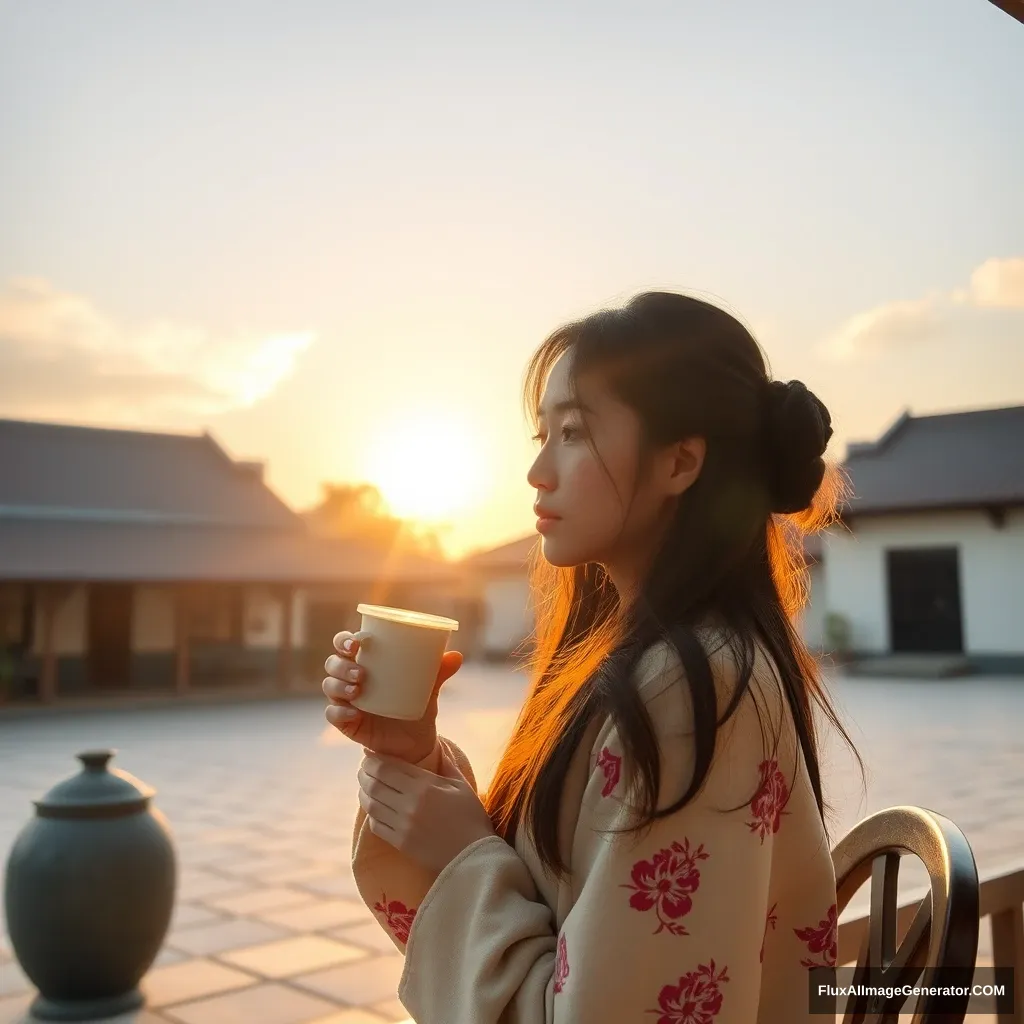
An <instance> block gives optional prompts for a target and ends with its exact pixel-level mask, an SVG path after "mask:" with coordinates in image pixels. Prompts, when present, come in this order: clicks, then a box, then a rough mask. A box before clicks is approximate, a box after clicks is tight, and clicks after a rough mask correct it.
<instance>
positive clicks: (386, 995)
mask: <svg viewBox="0 0 1024 1024" xmlns="http://www.w3.org/2000/svg"><path fill="white" fill-rule="evenodd" d="M404 966H405V959H404V958H403V957H402V955H401V954H400V953H398V952H397V951H396V952H395V954H394V955H393V956H376V957H373V958H372V959H371V960H360V961H358V962H356V963H353V964H346V965H345V966H344V967H331V968H329V969H328V970H326V971H318V972H317V973H316V974H304V975H301V976H300V977H298V978H295V979H294V984H296V985H298V986H299V987H300V988H305V989H309V991H311V992H315V993H317V995H322V996H326V997H327V998H328V999H336V1000H337V1001H338V1002H340V1003H347V1004H349V1005H351V1006H360V1007H368V1006H371V1005H373V1004H374V1003H382V1002H385V1001H387V1000H390V999H397V998H398V982H399V979H400V978H401V977H402V969H403V967H404Z"/></svg>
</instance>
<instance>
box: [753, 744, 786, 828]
mask: <svg viewBox="0 0 1024 1024" xmlns="http://www.w3.org/2000/svg"><path fill="white" fill-rule="evenodd" d="M758 769H759V770H760V772H761V782H760V785H758V787H757V792H756V793H755V794H754V797H753V799H752V800H751V801H750V811H751V813H752V814H753V816H754V820H753V821H748V822H747V827H748V828H749V829H750V831H751V832H756V833H758V835H760V837H761V842H762V844H763V843H764V837H765V836H766V835H768V834H770V833H771V834H774V833H775V832H778V831H779V822H780V821H781V820H782V815H783V814H788V813H789V812H788V811H784V810H783V808H784V807H785V806H786V802H787V801H788V800H789V789H788V787H787V786H786V778H785V776H784V775H783V774H782V772H780V771H779V763H778V761H776V760H774V759H772V760H768V761H762V762H761V763H760V764H759V765H758Z"/></svg>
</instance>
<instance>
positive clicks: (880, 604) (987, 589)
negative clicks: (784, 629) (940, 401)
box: [813, 406, 1024, 672]
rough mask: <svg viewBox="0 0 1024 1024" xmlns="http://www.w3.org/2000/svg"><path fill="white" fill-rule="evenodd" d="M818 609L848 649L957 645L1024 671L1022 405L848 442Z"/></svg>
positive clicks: (944, 649) (984, 660) (943, 650)
mask: <svg viewBox="0 0 1024 1024" xmlns="http://www.w3.org/2000/svg"><path fill="white" fill-rule="evenodd" d="M845 468H846V471H847V472H848V474H849V476H850V481H851V483H852V486H853V497H852V498H851V500H850V502H849V503H848V505H847V506H846V508H845V509H844V510H843V527H842V528H835V529H833V530H830V531H829V533H828V534H827V535H826V538H825V574H824V583H825V586H824V588H822V590H821V591H820V592H819V593H817V594H815V596H814V598H813V600H814V601H815V602H817V601H821V600H823V602H824V607H823V609H822V611H823V612H824V614H825V615H831V616H834V617H836V618H837V619H838V621H839V622H841V623H842V624H843V625H844V629H845V630H846V631H848V633H849V641H848V642H849V647H850V651H849V653H850V654H851V655H852V656H853V657H855V658H863V657H866V656H877V655H890V654H901V655H902V654H912V655H913V654H925V655H950V656H957V655H960V656H963V658H964V659H965V660H966V661H967V662H968V663H969V666H970V667H971V668H972V669H974V670H975V671H983V672H984V671H992V672H1022V671H1024V630H1022V629H1021V622H1022V618H1021V608H1022V605H1024V406H1017V407H1012V408H1004V409H987V410H976V411H970V412H960V413H947V414H944V415H936V416H911V415H910V414H909V413H904V414H903V415H902V416H901V417H899V419H897V420H896V422H895V423H893V425H892V426H891V427H890V428H889V430H887V431H886V432H885V434H883V435H882V437H880V438H879V439H878V440H877V441H875V442H872V443H866V444H854V445H851V446H850V447H849V449H848V453H847V459H846V462H845Z"/></svg>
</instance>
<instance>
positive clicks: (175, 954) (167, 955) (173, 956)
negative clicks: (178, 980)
mask: <svg viewBox="0 0 1024 1024" xmlns="http://www.w3.org/2000/svg"><path fill="white" fill-rule="evenodd" d="M188 958H189V957H188V954H187V953H182V952H181V951H180V950H177V949H171V947H170V946H164V948H163V949H161V950H160V952H159V953H157V955H156V959H155V960H154V961H153V966H154V967H167V966H169V965H170V964H180V963H181V962H182V961H183V960H187V959H188Z"/></svg>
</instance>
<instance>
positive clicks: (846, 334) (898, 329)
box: [818, 258, 1024, 361]
mask: <svg viewBox="0 0 1024 1024" xmlns="http://www.w3.org/2000/svg"><path fill="white" fill-rule="evenodd" d="M958 308H959V310H961V312H962V311H963V310H973V311H982V310H993V309H1010V310H1024V259H1021V258H1014V259H990V260H986V261H985V262H984V263H982V264H981V265H980V266H978V267H977V268H975V270H974V271H973V272H972V273H971V277H970V281H969V283H968V286H967V287H966V288H956V289H954V290H952V291H950V292H939V291H936V292H931V293H929V294H928V295H926V296H924V297H923V298H919V299H904V300H899V301H896V302H888V303H885V304H884V305H881V306H876V307H875V308H874V309H869V310H867V311H865V312H863V313H858V314H856V315H855V316H852V317H850V319H849V320H847V321H846V322H845V323H844V324H842V325H841V326H840V327H839V328H838V329H837V330H836V331H834V332H833V333H832V334H831V335H830V336H829V337H828V338H826V339H825V340H824V342H822V344H821V345H820V346H818V352H819V354H820V355H822V356H824V357H825V358H826V359H830V360H834V361H849V360H853V359H863V358H871V357H877V356H879V355H882V354H884V353H888V352H893V351H897V350H900V349H904V348H907V347H910V346H928V345H934V344H935V343H937V342H938V341H940V340H942V339H944V338H945V337H947V336H948V335H949V334H950V332H951V331H952V330H953V329H954V321H959V320H960V319H961V316H958V315H957V310H958ZM976 315H980V314H976Z"/></svg>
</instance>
